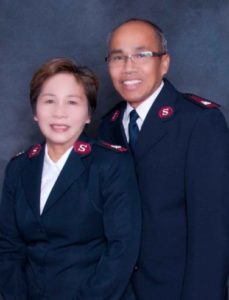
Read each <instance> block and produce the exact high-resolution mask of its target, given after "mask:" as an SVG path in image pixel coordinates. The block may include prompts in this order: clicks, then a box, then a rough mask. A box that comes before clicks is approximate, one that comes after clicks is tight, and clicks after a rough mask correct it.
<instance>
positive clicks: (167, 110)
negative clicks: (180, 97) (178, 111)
mask: <svg viewBox="0 0 229 300" xmlns="http://www.w3.org/2000/svg"><path fill="white" fill-rule="evenodd" d="M173 113H174V110H173V108H172V106H163V107H161V108H160V109H159V111H158V116H159V118H160V119H168V118H170V117H171V116H172V115H173Z"/></svg>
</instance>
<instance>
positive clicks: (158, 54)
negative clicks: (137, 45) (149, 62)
mask: <svg viewBox="0 0 229 300" xmlns="http://www.w3.org/2000/svg"><path fill="white" fill-rule="evenodd" d="M167 53H168V52H167V51H162V52H155V51H148V50H147V51H140V52H138V53H134V54H129V55H124V54H119V55H120V56H122V58H124V60H123V61H122V62H123V63H126V62H127V60H128V59H131V60H132V61H133V62H136V60H135V58H136V57H139V58H140V57H141V56H140V55H143V56H142V57H141V58H144V57H161V56H163V55H165V54H167ZM144 54H145V56H144ZM117 55H118V54H117ZM109 58H110V56H109V55H108V56H106V57H105V62H106V63H108V64H109V63H110V61H109Z"/></svg>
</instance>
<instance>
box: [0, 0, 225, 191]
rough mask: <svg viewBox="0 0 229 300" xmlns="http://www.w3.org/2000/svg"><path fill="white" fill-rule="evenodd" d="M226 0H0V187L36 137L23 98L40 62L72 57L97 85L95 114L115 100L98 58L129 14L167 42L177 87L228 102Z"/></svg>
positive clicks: (37, 139)
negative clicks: (156, 26)
mask: <svg viewBox="0 0 229 300" xmlns="http://www.w3.org/2000/svg"><path fill="white" fill-rule="evenodd" d="M228 16H229V0H224V1H222V0H214V1H213V0H177V1H175V0H160V1H155V0H135V1H134V0H109V1H106V0H83V1H79V0H58V1H57V0H39V1H37V0H20V1H19V0H11V1H9V0H0V63H1V64H0V66H1V67H0V122H1V124H0V141H1V146H0V188H1V185H2V181H3V172H4V168H5V166H6V163H7V161H8V160H9V159H10V158H11V157H12V156H14V155H15V154H16V153H17V152H18V151H21V150H23V149H27V148H28V146H30V145H31V144H33V143H36V142H39V141H40V136H39V133H38V130H37V128H36V124H35V123H34V122H33V119H32V114H31V110H30V107H29V101H28V87H29V81H30V79H31V76H32V74H33V72H34V71H35V70H36V68H37V67H38V66H40V64H41V63H43V62H45V61H47V60H48V59H50V58H53V57H59V56H61V57H63V56H66V57H70V58H73V59H75V61H76V62H78V63H79V64H82V65H87V66H88V67H90V68H91V69H92V70H94V71H95V72H96V73H97V75H98V78H99V80H100V82H101V85H100V92H99V97H98V109H97V112H96V114H95V116H94V122H93V124H92V126H91V127H90V129H89V131H90V133H92V134H94V133H95V131H96V127H97V125H98V122H99V119H100V117H101V116H102V115H103V114H104V113H105V112H106V111H107V110H108V109H109V108H111V106H112V105H113V104H114V103H115V102H117V101H119V98H118V96H117V95H116V93H115V92H114V90H113V88H112V85H111V82H110V79H109V78H108V74H107V69H106V64H105V62H104V56H105V55H106V38H107V35H108V33H109V32H110V30H111V29H112V28H113V27H114V26H116V25H117V24H119V23H120V22H122V21H124V20H125V19H127V18H131V17H141V18H148V19H150V20H152V21H154V22H156V23H158V24H159V25H160V26H161V27H162V29H163V30H164V31H165V33H166V35H167V39H168V45H169V51H170V53H171V56H172V63H171V68H170V72H169V74H168V78H169V79H170V80H171V81H172V82H173V83H174V84H175V85H176V87H177V88H178V89H180V90H181V91H184V92H193V93H195V94H199V95H201V96H203V97H206V98H209V99H211V100H215V101H217V102H219V103H220V104H222V106H223V110H224V111H225V112H226V115H227V110H228V106H229V83H228V75H229V74H228V72H229V17H228Z"/></svg>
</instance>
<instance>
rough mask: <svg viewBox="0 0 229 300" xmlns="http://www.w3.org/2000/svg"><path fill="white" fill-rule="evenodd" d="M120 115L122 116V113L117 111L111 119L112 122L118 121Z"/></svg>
mask: <svg viewBox="0 0 229 300" xmlns="http://www.w3.org/2000/svg"><path fill="white" fill-rule="evenodd" d="M119 115H120V111H119V110H116V111H115V112H114V113H113V115H112V117H111V121H112V122H115V121H116V120H117V119H118V117H119Z"/></svg>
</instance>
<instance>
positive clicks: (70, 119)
mask: <svg viewBox="0 0 229 300" xmlns="http://www.w3.org/2000/svg"><path fill="white" fill-rule="evenodd" d="M34 120H35V121H37V122H38V125H39V127H40V130H41V132H42V133H43V135H44V136H45V138H46V142H47V145H48V148H49V149H50V148H52V149H55V148H57V147H58V149H60V150H62V151H63V152H65V151H66V150H67V149H69V148H70V147H71V146H72V145H73V144H74V142H75V141H76V140H77V139H78V137H79V135H80V134H81V132H82V131H83V129H84V126H85V124H87V123H90V116H89V109H88V100H87V97H86V95H85V92H84V88H83V86H82V84H80V83H78V82H77V81H76V79H75V77H74V76H73V75H72V74H68V73H59V74H56V75H53V76H52V77H50V78H49V79H47V80H46V81H45V82H44V84H43V86H42V89H41V92H40V94H39V96H38V99H37V105H36V113H35V115H34Z"/></svg>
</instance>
